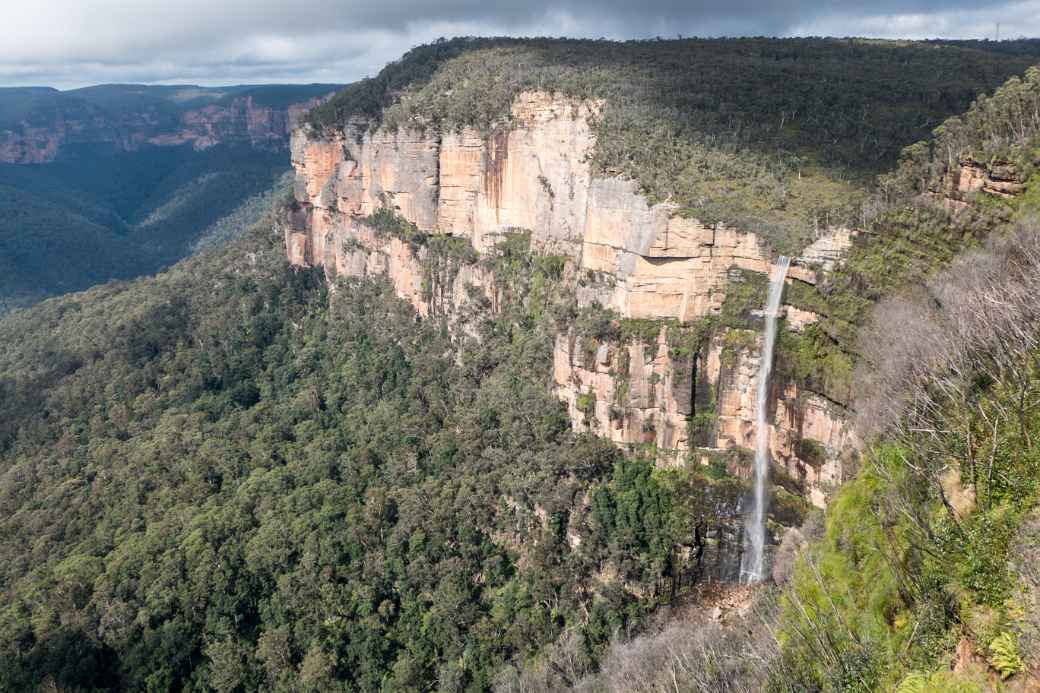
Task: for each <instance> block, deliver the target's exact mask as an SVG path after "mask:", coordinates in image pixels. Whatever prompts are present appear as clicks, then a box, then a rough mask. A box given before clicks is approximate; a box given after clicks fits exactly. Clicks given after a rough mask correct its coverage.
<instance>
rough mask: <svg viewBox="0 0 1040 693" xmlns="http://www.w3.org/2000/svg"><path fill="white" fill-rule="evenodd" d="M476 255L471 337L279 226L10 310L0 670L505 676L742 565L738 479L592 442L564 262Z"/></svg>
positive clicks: (225, 684)
mask: <svg viewBox="0 0 1040 693" xmlns="http://www.w3.org/2000/svg"><path fill="white" fill-rule="evenodd" d="M483 261H485V262H490V263H493V264H495V265H496V267H497V269H498V271H497V276H501V277H503V278H506V279H503V281H504V282H505V284H504V285H503V286H502V291H503V292H504V295H506V296H510V297H511V299H510V300H509V301H508V303H507V306H506V307H505V308H504V309H503V310H502V312H501V313H499V314H497V315H492V314H490V312H489V311H488V310H487V309H486V306H483V307H482V306H480V305H476V306H474V308H475V310H474V311H473V312H474V315H473V317H472V318H471V320H472V324H471V325H470V327H469V328H467V330H465V331H464V332H465V333H466V334H470V335H471V336H470V337H469V338H465V339H463V340H462V341H461V342H459V341H452V340H451V337H450V334H449V331H448V330H447V329H446V325H445V324H444V323H443V322H441V321H440V320H426V321H417V320H416V319H415V316H414V315H413V313H412V310H411V307H410V306H408V305H407V304H405V303H403V302H402V301H400V300H398V299H396V298H394V297H393V296H392V295H390V294H389V293H388V289H387V288H385V287H382V286H380V285H378V284H373V283H353V284H350V285H344V286H341V287H340V288H338V289H337V290H336V292H335V293H333V294H330V293H329V291H328V290H327V289H326V287H325V283H324V279H323V277H322V276H320V275H319V274H316V273H314V272H310V271H302V272H301V271H294V270H291V269H290V268H289V267H288V266H287V264H286V262H285V259H284V250H283V249H282V247H281V243H280V240H279V239H277V238H276V237H275V236H274V235H273V234H272V232H271V229H270V223H267V224H265V225H262V226H260V227H258V228H256V229H254V230H253V231H252V232H251V233H250V234H249V235H248V236H247V237H246V238H245V239H243V240H241V241H237V242H232V243H231V244H229V245H227V246H225V247H224V248H223V249H221V250H219V251H218V250H214V251H207V252H203V253H201V254H200V255H199V256H197V257H196V258H193V259H190V260H187V261H185V262H183V263H181V264H179V265H177V266H176V267H175V268H173V269H172V270H170V271H169V272H166V273H164V274H161V275H159V276H158V277H156V278H155V279H147V280H140V281H137V282H132V283H115V284H109V285H105V286H102V287H98V288H96V289H93V290H91V291H89V292H87V293H84V294H76V295H71V296H68V297H64V298H60V299H53V300H51V301H48V302H46V303H44V304H42V305H40V306H38V307H36V308H34V309H32V310H29V311H24V312H17V313H15V314H13V315H12V316H10V317H8V318H7V319H6V320H5V321H3V322H2V323H0V344H2V345H3V349H2V350H0V354H2V355H0V374H2V376H0V407H2V411H0V422H2V423H0V469H2V476H0V517H2V524H0V557H2V560H0V565H2V568H0V586H2V591H3V597H4V598H3V603H4V607H3V611H2V612H0V648H2V651H3V654H2V656H0V662H2V664H0V688H2V689H4V690H32V689H33V688H35V687H40V686H57V687H58V688H60V689H62V690H116V689H127V688H129V689H133V690H169V689H185V690H209V689H216V690H223V691H233V690H242V689H247V690H255V689H258V688H259V689H266V690H323V691H324V690H358V691H361V690H366V691H368V690H385V691H405V690H430V689H437V690H460V691H461V690H474V691H476V690H487V689H488V688H489V687H490V686H491V684H492V682H493V678H494V676H495V675H496V672H497V671H498V668H499V667H500V666H501V665H503V664H504V663H505V662H506V661H509V660H511V659H517V660H522V659H524V658H525V657H528V656H532V655H534V654H535V653H536V652H537V651H538V650H539V648H540V647H541V646H543V645H545V644H548V643H552V642H554V641H556V640H558V639H560V638H566V639H568V641H569V642H571V643H572V644H573V647H572V649H571V651H572V653H573V655H574V656H575V657H580V658H582V659H584V660H585V661H588V662H592V661H594V660H595V658H596V657H598V654H599V652H600V651H601V650H602V648H603V647H605V646H606V644H607V643H608V642H609V640H610V639H611V638H612V637H615V636H616V635H617V634H619V633H625V632H628V630H629V629H631V628H633V627H635V626H636V625H637V624H638V623H639V622H641V620H642V618H643V616H644V615H645V614H646V613H647V611H648V610H649V609H651V608H653V607H654V606H655V605H658V604H663V603H667V602H668V601H669V600H671V599H673V598H675V595H676V594H677V593H679V592H681V591H682V590H684V589H685V588H687V587H688V586H689V585H691V584H692V583H694V582H696V581H697V580H698V579H699V578H700V577H701V576H702V575H709V574H719V573H720V572H721V571H724V570H726V569H727V566H725V565H721V564H720V561H724V560H728V558H727V556H728V554H726V553H725V552H722V551H718V550H717V549H713V545H714V544H713V542H709V540H708V537H709V536H710V537H725V536H729V537H730V538H732V536H733V534H734V524H735V522H736V519H737V518H736V513H737V505H738V499H739V498H740V497H741V495H742V494H743V492H744V489H745V483H744V482H742V481H740V480H738V479H735V478H733V477H729V476H727V475H726V473H725V470H724V469H721V470H720V469H717V468H711V469H703V468H700V467H690V468H684V469H676V470H657V469H654V466H653V462H652V460H651V459H648V458H645V457H644V456H642V455H638V454H637V455H635V456H632V457H625V456H623V455H622V454H621V453H620V451H618V450H617V449H615V448H614V447H613V446H612V445H610V444H609V443H607V442H605V441H602V440H600V439H597V438H594V437H589V436H576V435H575V434H573V433H572V432H571V431H570V424H569V420H568V419H567V416H566V413H565V411H564V410H563V408H562V405H561V404H560V403H558V402H557V401H555V399H554V398H553V396H552V394H551V392H550V390H549V388H548V380H547V374H548V373H550V372H551V371H550V363H551V336H550V335H551V334H552V330H553V329H554V328H553V324H554V321H557V320H564V321H569V320H574V319H576V314H575V313H574V310H575V309H574V303H573V300H572V299H571V298H569V297H568V295H567V292H566V290H565V289H564V287H563V284H562V282H561V281H560V275H559V271H560V268H559V266H558V265H557V264H556V263H554V262H551V261H545V260H542V259H540V258H539V257H538V256H536V255H532V254H531V253H530V252H529V251H528V250H527V245H526V239H525V237H524V236H522V235H520V236H517V237H515V238H512V239H509V240H508V241H507V242H506V243H504V244H503V246H502V248H501V249H500V250H499V251H498V252H497V253H495V254H494V255H493V256H491V257H489V258H487V259H485V260H483ZM532 293H533V294H534V295H535V296H536V300H532V299H531V298H530V297H531V296H532ZM547 299H551V300H547ZM547 304H548V305H550V306H553V308H552V310H548V311H547V310H546V309H545V306H546V305H547ZM776 508H777V510H778V511H783V512H787V513H789V516H788V517H785V518H784V520H785V522H787V523H788V524H791V523H797V522H798V519H799V517H800V513H801V512H802V510H801V508H800V506H798V505H797V504H795V505H791V502H790V501H788V502H786V503H781V502H778V503H777V505H776ZM790 513H793V515H791V514H790ZM727 532H728V535H727Z"/></svg>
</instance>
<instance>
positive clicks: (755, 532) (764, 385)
mask: <svg viewBox="0 0 1040 693" xmlns="http://www.w3.org/2000/svg"><path fill="white" fill-rule="evenodd" d="M790 265H791V259H790V258H788V257H786V256H783V255H781V256H780V258H779V259H778V260H777V263H776V268H775V270H774V271H773V276H772V277H771V278H770V280H769V298H768V299H767V300H766V309H765V335H764V336H763V338H762V354H761V356H760V358H759V364H758V384H757V388H758V389H757V391H756V398H755V492H754V495H753V497H752V505H751V508H750V509H749V512H748V518H747V521H746V523H745V525H744V555H743V557H742V558H741V562H740V581H741V582H742V583H744V584H751V583H754V582H759V581H760V580H762V578H763V577H764V575H763V573H764V571H765V543H766V510H767V509H768V508H767V506H768V496H767V495H766V490H767V487H768V485H769V423H768V421H767V420H766V419H767V416H768V414H769V401H768V397H769V374H770V373H771V372H772V370H773V348H774V346H775V345H776V319H777V313H778V312H779V311H780V298H781V297H782V296H783V293H784V280H785V279H786V278H787V268H788V267H790Z"/></svg>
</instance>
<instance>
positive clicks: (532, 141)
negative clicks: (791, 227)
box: [286, 93, 852, 502]
mask: <svg viewBox="0 0 1040 693" xmlns="http://www.w3.org/2000/svg"><path fill="white" fill-rule="evenodd" d="M597 108H598V105H597V104H594V103H592V104H590V103H575V102H573V101H570V100H567V99H563V98H561V97H553V96H550V95H547V94H543V93H526V94H523V95H522V96H521V97H520V98H518V99H517V101H516V102H515V103H514V106H513V114H512V116H513V117H512V121H511V123H512V126H511V127H509V128H508V129H505V128H503V129H500V130H496V131H493V132H491V133H490V134H481V133H479V132H477V131H476V130H472V129H464V130H463V131H462V132H457V133H443V134H437V133H433V132H425V133H424V132H419V131H412V130H407V129H401V130H398V131H393V132H390V131H386V130H376V131H374V132H373V131H371V130H370V129H369V128H368V125H367V123H365V122H362V121H352V122H349V123H347V124H346V126H345V127H344V128H343V131H342V132H340V133H338V134H334V135H329V134H321V135H319V134H318V133H314V132H312V131H311V130H309V129H308V128H306V127H304V128H301V129H299V130H297V131H296V132H295V133H294V135H293V138H292V145H291V149H292V157H293V165H294V167H295V168H296V172H297V180H296V186H295V195H296V203H297V204H296V211H295V212H293V213H292V215H291V218H290V219H289V223H288V229H287V232H286V249H287V253H288V255H289V258H290V260H291V261H292V262H293V263H294V264H297V265H309V266H315V265H316V266H323V267H324V268H325V270H326V272H327V274H328V275H329V276H330V277H332V276H339V275H350V276H370V275H376V274H379V275H383V276H385V277H387V278H388V279H389V280H390V281H391V282H392V284H393V285H394V287H395V288H396V290H397V293H398V294H399V295H400V296H402V297H404V298H406V299H407V300H409V301H411V303H412V304H413V305H414V306H415V307H416V310H417V311H419V312H420V313H422V314H427V313H429V312H431V311H434V310H436V309H437V304H436V301H435V300H434V298H433V297H431V294H430V289H429V287H425V289H423V282H422V276H423V266H422V261H423V258H422V257H420V256H419V254H418V252H419V251H415V250H413V249H411V248H410V247H409V246H408V245H407V244H404V243H401V242H400V241H397V240H394V239H386V238H384V239H380V238H378V237H377V236H375V235H374V234H373V233H372V231H371V229H369V228H368V227H367V226H366V225H365V224H364V222H363V217H365V216H367V215H369V214H372V213H373V212H375V211H376V210H378V209H380V208H381V207H384V206H389V207H391V208H393V209H394V210H395V211H396V212H397V213H398V214H400V215H401V216H403V217H404V218H406V219H407V220H409V221H410V222H412V223H414V224H415V225H416V226H417V227H418V228H419V229H421V230H423V231H426V232H428V233H443V234H450V235H454V236H456V237H461V238H466V239H468V240H469V242H470V243H471V244H472V246H473V248H474V249H475V250H476V251H477V252H478V253H483V252H486V251H487V250H488V249H489V248H491V247H492V246H493V245H494V243H495V242H496V241H497V239H498V238H499V237H500V236H501V234H502V233H503V232H506V231H509V230H513V229H525V230H529V231H530V232H531V238H532V246H533V247H534V249H536V250H539V251H541V252H545V253H552V254H559V255H563V256H565V257H566V258H567V261H568V264H569V266H570V267H571V268H572V269H573V272H571V274H573V275H574V276H575V277H582V278H583V280H582V281H581V282H577V283H576V286H575V291H576V293H577V296H578V299H579V302H580V303H582V304H593V303H598V304H600V305H603V306H605V307H607V308H612V309H614V310H616V311H617V312H618V313H619V314H620V315H621V316H623V317H630V318H646V319H678V320H679V321H680V322H686V321H692V320H695V319H698V318H701V317H704V316H708V315H712V314H714V313H717V312H718V311H719V309H720V308H721V306H722V303H723V300H724V299H725V291H726V287H727V285H728V282H729V278H728V276H729V272H730V271H731V270H732V269H734V268H741V269H744V270H749V271H754V272H768V271H769V267H770V258H769V255H768V253H767V251H766V250H765V249H764V248H763V246H762V244H761V243H760V241H759V239H758V238H757V237H756V236H755V235H754V234H751V233H745V232H742V231H740V230H739V229H734V228H730V227H727V226H725V225H722V224H715V225H707V224H702V223H700V222H698V221H696V220H694V219H687V218H682V217H679V216H677V215H676V212H677V209H676V208H675V207H674V206H672V205H668V204H656V205H651V204H649V203H648V202H647V200H646V198H645V197H644V196H643V195H641V194H640V193H639V192H638V189H637V187H636V185H635V183H634V182H632V181H629V180H624V179H621V178H602V177H597V176H594V175H593V173H592V170H591V168H590V164H589V158H590V157H589V154H590V153H591V151H592V148H593V146H594V144H595V142H594V136H593V132H592V129H591V127H590V126H589V122H588V120H589V116H591V115H594V114H595V112H596V110H597ZM851 238H852V232H851V231H849V230H847V229H839V230H836V231H835V232H834V233H833V234H831V235H830V236H828V237H826V238H824V239H820V241H817V243H814V244H813V246H810V247H809V248H807V249H806V255H805V257H804V258H797V259H796V261H795V263H794V264H793V265H792V267H791V270H790V273H789V276H790V279H789V281H803V282H808V283H813V284H815V282H816V278H817V273H818V272H825V271H828V270H829V269H830V268H832V267H833V266H834V264H835V263H836V262H838V261H839V259H840V257H841V254H842V253H843V252H844V250H845V249H846V248H848V246H849V245H850V244H851ZM467 284H470V285H475V286H476V287H477V288H478V289H479V291H481V292H483V293H484V294H485V295H486V296H488V298H490V299H491V300H492V303H494V297H493V295H492V294H493V289H491V288H490V287H492V286H493V281H491V278H490V277H488V276H483V275H482V274H481V271H478V270H476V269H473V268H467V267H465V266H464V267H463V268H462V270H461V271H460V272H459V274H458V275H457V276H456V278H455V279H454V281H453V285H452V286H451V287H447V291H446V293H443V294H442V295H441V297H440V298H439V299H437V300H440V302H441V305H442V306H445V307H447V308H448V309H449V310H450V309H451V308H452V307H453V306H457V305H458V304H459V302H460V301H462V300H463V299H462V298H460V297H462V296H465V294H466V291H465V290H464V289H465V286H466V285H467ZM442 288H444V287H442ZM789 315H790V317H792V318H794V319H795V322H796V323H797V327H798V328H799V329H801V328H804V326H805V325H807V324H809V323H810V322H812V321H814V320H815V319H816V316H815V315H813V314H811V313H797V314H795V313H789ZM722 348H723V347H722V344H721V342H720V343H719V344H715V345H713V346H712V349H711V350H710V351H711V353H709V354H708V355H707V356H706V357H704V358H702V359H701V360H702V361H703V362H696V360H692V361H690V360H688V361H686V362H677V361H675V360H674V358H673V356H672V355H671V354H670V350H669V347H668V344H667V343H666V342H665V341H664V336H663V335H662V336H661V337H660V338H659V339H658V341H657V342H656V343H655V344H636V343H631V344H603V345H600V346H599V347H598V348H597V351H596V353H594V354H588V353H585V352H584V350H583V348H582V345H581V344H576V343H575V339H574V338H573V337H572V336H569V335H559V336H558V337H557V340H556V347H555V353H554V373H553V378H554V382H555V389H556V392H557V394H558V395H559V397H560V398H561V399H562V400H563V401H564V402H565V403H566V404H567V406H568V409H569V411H570V414H571V419H572V421H573V422H574V425H575V427H577V428H580V429H583V430H592V431H595V432H597V433H598V434H600V435H603V436H605V437H608V438H609V439H611V440H613V441H615V442H617V443H618V444H621V445H631V444H638V443H650V442H652V443H655V444H656V445H657V448H658V450H659V451H661V452H662V459H665V458H669V459H677V458H678V457H679V456H681V455H683V454H685V453H686V452H687V451H688V450H690V448H691V446H692V444H691V441H690V440H689V422H690V419H691V417H692V416H693V415H694V414H695V413H696V412H694V411H693V408H694V397H693V388H694V379H695V378H696V377H701V378H703V379H704V382H705V383H706V386H707V387H710V388H713V389H714V391H715V395H714V396H715V399H716V401H717V403H718V414H719V417H718V425H717V426H716V430H715V431H714V433H713V434H712V440H711V441H710V446H711V447H717V448H728V447H734V446H745V447H746V446H751V445H752V441H753V439H754V402H753V399H754V396H755V394H754V389H755V388H754V378H755V373H756V372H757V354H752V353H748V354H745V355H743V356H741V359H743V360H742V361H741V360H739V359H738V362H737V363H736V364H727V365H726V366H725V367H724V366H723V365H722V359H721V351H722ZM691 358H693V357H691ZM698 369H699V370H698ZM698 372H699V373H700V375H699V376H698V375H697V373H698ZM779 396H780V397H781V398H782V399H783V401H782V402H780V403H778V405H777V407H776V408H775V409H776V420H775V431H774V433H773V438H774V442H773V450H774V456H775V458H776V459H777V461H778V462H779V463H781V464H784V465H786V466H788V467H789V468H791V469H792V470H793V472H794V473H797V475H799V476H801V477H802V478H803V479H805V480H806V486H807V488H810V489H813V491H812V493H811V495H812V497H813V499H814V500H815V501H817V502H822V498H823V495H824V492H823V490H822V489H824V487H825V486H826V485H827V483H829V480H830V479H831V478H836V477H837V476H838V475H839V474H840V470H835V469H817V468H815V467H812V466H810V465H806V464H804V463H803V462H802V461H801V460H799V459H798V458H797V455H796V453H795V450H794V447H795V442H796V441H798V440H801V438H802V437H806V436H808V437H814V436H818V438H814V439H815V440H817V441H818V442H819V443H820V445H821V446H824V447H825V448H827V449H828V450H831V449H834V448H840V447H841V446H842V445H844V444H845V443H846V440H845V438H844V437H843V436H844V435H845V434H844V433H843V426H842V423H843V412H842V411H841V410H840V407H838V406H837V405H833V404H831V403H829V402H826V400H823V399H822V398H820V399H819V401H816V400H814V399H813V396H812V393H799V392H787V391H785V392H782V393H779Z"/></svg>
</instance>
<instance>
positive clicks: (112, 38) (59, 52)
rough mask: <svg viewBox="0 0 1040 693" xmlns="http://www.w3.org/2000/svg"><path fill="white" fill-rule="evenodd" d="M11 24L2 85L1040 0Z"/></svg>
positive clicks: (699, 0) (184, 8) (66, 5)
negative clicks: (492, 40) (484, 41)
mask: <svg viewBox="0 0 1040 693" xmlns="http://www.w3.org/2000/svg"><path fill="white" fill-rule="evenodd" d="M11 5H13V6H10V7H6V8H5V9H4V11H3V21H2V22H0V84H57V85H59V86H76V85H82V84H88V83H96V82H102V81H109V82H110V81H138V82H155V81H180V82H190V81H194V82H203V83H207V84H218V83H225V84H226V83H231V82H247V81H248V82H259V81H293V82H300V81H337V82H343V81H350V80H353V79H357V78H358V77H361V76H364V75H366V74H371V73H373V72H375V71H376V70H378V69H379V67H380V66H381V65H382V64H384V63H385V62H386V61H387V60H390V59H393V58H395V57H397V56H398V55H400V54H401V53H402V52H403V51H405V50H407V49H408V48H410V47H411V46H413V45H416V44H418V43H422V42H424V41H429V40H431V39H434V38H436V37H438V36H455V35H460V34H471V35H501V34H508V35H542V36H561V35H567V36H592V37H598V36H604V37H608V38H641V37H649V36H658V35H659V36H668V37H672V36H676V35H679V34H681V35H684V36H720V35H728V36H734V35H745V36H746V35H775V36H790V35H805V34H814V35H840V36H848V35H860V36H890V37H907V38H922V37H935V36H944V37H968V38H982V37H992V36H993V35H994V33H995V32H996V26H997V24H998V23H1000V25H1001V27H1002V29H1001V30H1002V33H1003V35H1004V36H1006V37H1007V36H1018V35H1032V36H1035V35H1038V34H1040V0H1027V1H1025V2H993V3H988V4H987V3H981V4H980V3H978V2H967V1H962V0H944V1H943V2H939V1H937V0H904V1H902V2H898V1H896V0H877V1H875V2H872V3H869V4H865V3H862V2H849V1H846V0H842V1H840V2H823V1H821V0H771V1H769V2H752V1H751V0H728V1H726V2H719V1H718V0H713V1H711V2H709V1H707V0H689V1H686V2H682V1H680V0H562V1H560V0H557V1H553V2H550V1H548V0H527V1H525V2H507V1H504V0H441V1H439V2H418V1H416V0H355V1H347V2H344V1H342V0H340V1H334V0H268V1H266V2H264V1H263V0H260V1H258V0H224V1H220V0H180V1H179V2H176V3H174V2H169V1H168V0H37V2H35V3H11Z"/></svg>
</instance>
